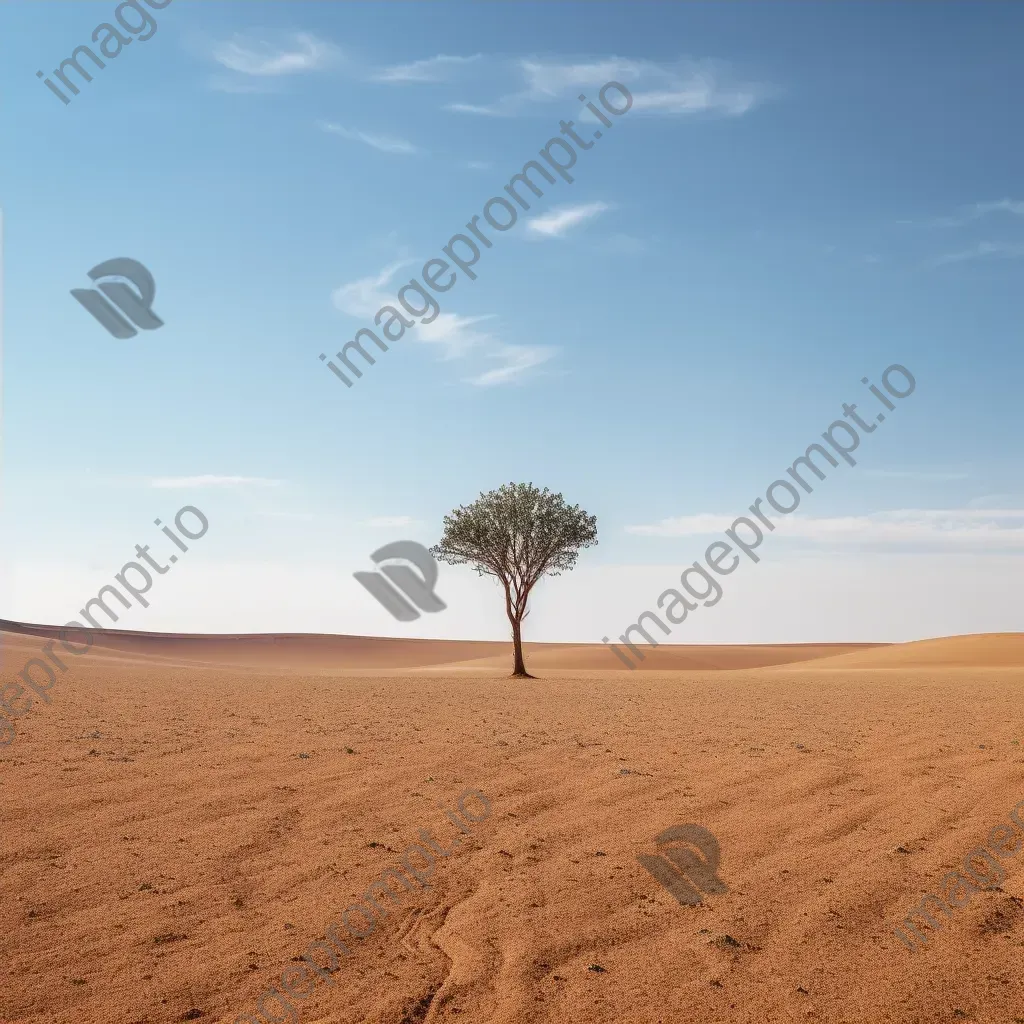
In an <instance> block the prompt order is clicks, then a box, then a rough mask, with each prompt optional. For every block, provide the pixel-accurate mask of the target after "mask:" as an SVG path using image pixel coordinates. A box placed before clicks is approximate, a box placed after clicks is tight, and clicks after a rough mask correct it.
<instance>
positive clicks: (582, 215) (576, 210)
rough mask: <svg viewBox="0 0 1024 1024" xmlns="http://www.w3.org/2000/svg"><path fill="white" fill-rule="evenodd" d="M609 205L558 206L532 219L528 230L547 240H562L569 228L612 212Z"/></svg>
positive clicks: (529, 221) (527, 226)
mask: <svg viewBox="0 0 1024 1024" xmlns="http://www.w3.org/2000/svg"><path fill="white" fill-rule="evenodd" d="M610 209H611V206H609V205H608V203H600V202H598V203H581V204H579V205H577V206H557V207H555V209H553V210H551V211H550V213H545V214H542V215H541V216H540V217H531V218H530V219H529V220H528V221H527V222H526V229H527V230H528V231H530V232H532V233H533V234H535V235H544V236H545V237H546V238H561V237H562V236H563V235H564V234H565V233H566V232H567V231H568V230H569V228H572V227H575V226H576V225H577V224H582V223H583V222H584V221H585V220H590V218H591V217H596V216H597V215H598V214H599V213H604V212H605V210H610Z"/></svg>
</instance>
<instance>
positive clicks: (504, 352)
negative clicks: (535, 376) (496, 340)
mask: <svg viewBox="0 0 1024 1024" xmlns="http://www.w3.org/2000/svg"><path fill="white" fill-rule="evenodd" d="M556 351H557V350H556V349H554V348H551V347H549V346H546V345H500V346H498V348H497V349H495V350H494V351H493V352H491V353H490V355H491V357H492V358H494V359H498V360H501V361H502V364H503V365H501V366H498V367H496V368H494V369H493V370H487V371H485V372H484V373H481V374H478V375H477V376H475V377H469V378H467V383H468V384H472V385H473V386H474V387H478V388H490V387H495V386H496V385H498V384H510V383H512V382H513V381H514V380H516V379H518V378H519V377H521V376H523V374H525V373H526V371H527V370H532V369H533V367H535V366H540V365H541V363H546V362H547V361H548V360H549V359H550V358H551V357H552V356H554V354H555V352H556Z"/></svg>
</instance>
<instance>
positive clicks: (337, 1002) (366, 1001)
mask: <svg viewBox="0 0 1024 1024" xmlns="http://www.w3.org/2000/svg"><path fill="white" fill-rule="evenodd" d="M0 625H2V626H3V628H4V631H3V632H0V656H2V663H0V667H2V675H0V679H2V681H3V683H9V682H13V681H14V680H15V678H16V675H17V673H18V672H19V671H20V670H21V667H22V665H23V664H24V662H25V661H26V659H28V658H29V657H33V656H38V654H39V652H40V648H41V646H42V644H43V643H44V639H45V637H46V636H52V635H54V634H53V630H52V629H51V628H49V627H22V626H20V625H16V624H12V623H0ZM101 644H102V646H101ZM56 650H57V654H58V656H59V657H60V658H61V659H62V660H63V661H64V662H65V664H67V666H68V671H67V673H65V674H62V675H60V676H59V681H58V684H57V685H56V686H55V687H54V688H53V690H52V691H51V698H52V699H51V701H50V703H49V704H44V703H43V702H42V701H41V700H39V699H38V698H37V700H36V703H35V705H34V706H33V707H31V708H30V709H28V711H27V712H26V713H25V714H24V716H23V717H20V718H18V720H17V722H16V728H17V738H16V740H15V741H14V743H13V744H12V745H10V746H8V747H4V748H0V794H2V800H3V814H4V819H3V829H2V833H0V893H2V898H0V962H2V963H3V984H2V985H0V1021H2V1022H3V1024H94V1022H95V1024H165V1022H167V1024H169V1022H177V1021H183V1020H198V1021H200V1022H201V1024H221V1022H223V1024H232V1022H234V1021H236V1019H238V1018H239V1017H240V1015H247V1014H251V1015H252V1017H251V1018H248V1019H249V1020H262V1019H270V1020H275V1019H276V1020H277V1021H285V1020H291V1019H293V1016H294V1015H292V1014H290V1012H289V1011H286V1010H282V1009H281V1008H280V1006H279V1005H278V1004H277V1003H276V1002H274V1001H271V1002H269V1003H266V1004H265V1005H266V1006H267V1007H268V1008H269V1013H270V1014H271V1016H270V1017H269V1018H261V1017H260V1016H258V1015H257V1011H256V1006H257V1001H258V1000H259V999H260V997H261V996H262V994H263V993H265V992H266V991H267V989H268V988H269V987H270V986H274V985H276V986H278V987H280V979H281V973H282V971H284V970H285V969H287V968H289V967H293V966H295V963H296V962H297V960H298V958H299V957H300V956H301V955H302V954H303V952H305V951H306V949H307V948H308V947H309V944H310V943H311V942H313V941H314V940H317V939H322V938H323V935H324V929H325V928H326V927H327V926H328V925H329V924H330V923H331V922H335V921H340V920H341V915H342V912H343V911H344V910H345V909H346V907H348V906H350V905H351V904H353V903H354V902H356V901H358V900H360V899H361V898H362V897H363V895H364V894H365V893H366V891H367V888H368V886H369V885H370V884H371V883H372V882H374V881H375V880H377V879H378V878H379V877H380V876H381V873H382V872H383V871H385V870H386V869H388V868H395V867H399V860H400V857H401V856H402V853H403V851H405V850H406V848H407V847H408V846H409V845H410V844H411V843H414V842H418V841H419V840H418V833H419V832H420V830H421V829H427V830H429V831H430V832H431V833H432V834H433V835H434V836H436V838H437V840H439V841H440V842H441V843H442V844H448V843H450V842H452V840H453V837H455V836H457V835H459V832H458V831H457V830H456V828H455V826H454V825H452V824H451V823H450V822H449V819H448V818H446V816H445V810H446V809H454V808H456V807H457V800H458V797H459V795H460V794H462V793H463V792H464V791H465V790H466V789H478V790H480V791H482V792H483V793H484V794H485V795H486V797H487V798H488V799H489V801H490V805H491V813H490V816H489V817H487V818H486V819H485V820H482V821H480V822H479V823H477V824H472V825H471V826H468V832H467V834H464V835H462V846H461V847H460V848H458V849H457V850H455V851H454V852H453V853H452V854H451V856H448V857H445V858H441V857H439V858H438V859H437V865H436V869H435V870H434V873H433V875H432V877H431V878H430V888H428V889H421V888H420V887H419V886H418V885H417V886H416V888H415V891H413V892H410V893H407V894H404V898H403V899H402V900H401V901H400V902H398V903H396V904H387V906H388V909H389V913H388V914H387V916H381V917H380V918H379V919H377V922H376V926H375V930H374V931H373V933H372V934H370V935H368V937H366V938H362V939H357V938H351V937H349V938H347V941H348V943H349V945H350V947H351V950H350V956H348V957H347V958H344V957H343V958H342V960H341V969H340V970H339V971H338V972H337V973H336V974H335V975H334V976H333V978H332V979H331V981H332V983H331V984H328V982H327V981H324V980H319V981H317V982H316V985H315V988H313V990H312V993H311V994H310V995H308V997H307V998H305V999H304V1001H299V1000H297V999H296V1000H295V1001H294V1002H295V1004H296V1006H297V1007H298V1010H297V1012H298V1018H297V1019H298V1020H300V1021H302V1022H308V1024H327V1022H330V1024H356V1022H360V1024H361V1022H381V1024H384V1022H387V1024H420V1022H439V1021H445V1022H454V1021H458V1022H463V1024H467V1022H501V1024H505V1022H521V1021H522V1022H534V1021H535V1022H552V1024H554V1022H566V1021H571V1022H575V1021H579V1022H609V1024H611V1022H615V1024H655V1022H664V1024H669V1022H684V1024H689V1022H706V1021H711V1022H715V1021H722V1022H724V1021H730V1022H732V1021H736V1022H739V1021H742V1022H750V1024H754V1022H757V1024H760V1022H780V1024H783V1022H785V1024H788V1022H798V1021H800V1022H802V1021H826V1022H832V1021H835V1022H840V1021H842V1022H851V1024H853V1022H858V1024H860V1022H870V1024H874V1022H882V1021H900V1022H925V1021H928V1022H931V1021H936V1022H938V1021H958V1020H967V1021H978V1022H992V1024H1014V1022H1017V1024H1020V1022H1024V850H1022V851H1021V852H1020V853H1018V854H1017V855H1016V856H1015V857H1013V856H1011V857H1007V858H1006V859H1005V860H1004V861H1003V863H1004V866H1005V868H1006V872H1007V873H1006V878H1005V880H1004V881H1003V882H1002V884H1001V885H999V886H992V887H991V888H989V889H986V890H984V891H981V892H978V893H977V894H976V895H974V897H973V899H972V900H971V902H970V904H969V905H968V906H966V907H965V908H964V909H962V910H958V911H957V912H956V914H955V916H954V917H953V918H952V919H951V920H949V921H946V922H945V924H944V927H943V928H942V929H941V930H940V931H937V932H929V933H928V934H929V935H930V937H931V941H930V942H929V944H928V946H927V947H926V948H924V949H922V950H920V951H918V952H911V951H910V950H909V949H908V948H907V947H906V946H905V945H904V944H903V943H901V942H900V941H899V940H898V939H897V938H896V936H895V935H894V934H893V928H894V926H896V925H898V924H899V923H900V922H901V920H902V919H903V918H904V917H905V916H906V915H907V914H908V913H909V912H910V909H911V907H912V906H914V905H915V904H917V903H918V902H919V900H920V899H921V897H922V896H923V895H924V894H926V893H930V892H936V891H939V890H938V886H939V882H940V880H941V879H942V877H943V876H944V875H945V874H946V873H947V872H949V871H952V870H956V869H958V868H959V867H960V865H961V863H962V861H963V858H964V855H965V854H967V852H968V851H969V850H971V849H972V848H973V847H976V846H978V845H979V844H983V843H985V841H986V837H987V836H988V834H989V832H990V830H991V829H992V828H993V827H995V826H997V825H1001V824H1004V823H1006V822H1007V820H1008V815H1009V812H1010V810H1011V809H1012V808H1013V807H1014V806H1015V805H1016V804H1018V803H1019V802H1020V801H1022V800H1024V747H1022V744H1024V715H1022V706H1024V685H1022V683H1024V634H998V635H985V636H967V637H952V638H945V639H938V640H927V641H921V642H918V643H913V644H896V645H864V644H847V645H825V644H823V645H791V646H776V647H772V646H759V647H731V648H730V647H722V646H719V647H700V646H691V647H681V646H677V647H667V646H664V645H663V646H662V647H659V648H658V649H657V650H655V651H652V652H650V653H649V654H648V658H647V660H646V661H645V662H644V664H643V668H642V670H638V671H636V672H629V671H627V670H626V669H624V668H617V665H618V663H617V662H616V661H615V659H614V657H613V656H612V655H611V654H610V653H609V652H608V651H607V649H605V648H604V647H601V646H588V645H568V644H566V645H559V644H544V645H527V653H526V657H527V666H528V668H530V669H531V670H532V671H533V672H536V673H538V674H540V675H541V676H542V678H538V679H533V680H512V679H509V678H508V677H507V673H508V671H509V669H510V666H511V657H510V653H509V646H508V645H507V644H498V643H465V642H458V641H421V640H415V641H414V640H386V639H379V638H359V637H326V636H294V635H293V636H268V637H188V636H180V637H176V636H171V635H163V636H161V635H153V634H139V633H127V632H115V631H109V632H104V634H102V635H101V636H100V637H99V638H98V641H97V643H96V645H95V646H94V647H93V649H92V650H91V651H90V652H89V653H88V654H85V655H82V656H80V657H76V656H74V655H70V654H66V653H64V652H63V651H62V650H61V648H60V646H59V644H58V646H57V649H56ZM8 695H9V694H8ZM23 700H24V698H19V700H18V704H19V707H20V706H21V702H22V701H23ZM473 806H475V805H473ZM685 823H696V824H699V825H701V826H703V827H704V828H706V829H709V830H710V831H711V832H712V833H713V834H714V835H715V836H716V837H717V839H718V842H719V843H720V846H721V863H720V865H719V869H718V873H719V877H720V878H721V879H722V881H723V882H724V883H725V885H726V887H727V889H728V891H727V892H724V893H714V894H711V895H707V896H705V898H704V902H703V903H701V904H700V905H697V906H683V905H680V904H679V903H678V902H676V900H675V899H673V898H672V896H671V895H670V894H669V893H668V892H667V891H666V890H665V889H664V888H662V886H661V885H659V884H658V882H656V881H655V879H654V878H653V877H652V876H651V875H650V874H648V872H647V871H646V870H644V868H643V867H642V866H641V865H640V864H639V863H638V861H637V855H638V854H641V853H655V852H657V850H656V847H655V844H654V836H655V835H657V834H658V833H660V832H662V831H663V830H665V829H667V828H669V827H670V826H673V825H678V824H685ZM356 921H357V924H358V925H359V926H362V925H363V923H364V922H363V918H362V917H357V918H356ZM273 1015H276V1017H275V1016H273ZM241 1020H242V1021H246V1020H247V1018H246V1017H245V1016H241Z"/></svg>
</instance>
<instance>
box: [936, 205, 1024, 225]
mask: <svg viewBox="0 0 1024 1024" xmlns="http://www.w3.org/2000/svg"><path fill="white" fill-rule="evenodd" d="M993 213H1008V214H1010V215H1011V216H1015V217H1024V200H1020V199H996V200H994V201H990V202H986V203H969V204H968V205H966V206H961V207H960V209H959V210H958V211H957V212H956V213H955V214H953V215H952V216H951V217H936V218H935V219H934V220H933V221H931V223H932V224H933V225H934V226H936V227H943V228H957V227H962V226H963V225H964V224H970V223H972V222H973V221H976V220H981V219H982V218H983V217H988V216H990V215H991V214H993Z"/></svg>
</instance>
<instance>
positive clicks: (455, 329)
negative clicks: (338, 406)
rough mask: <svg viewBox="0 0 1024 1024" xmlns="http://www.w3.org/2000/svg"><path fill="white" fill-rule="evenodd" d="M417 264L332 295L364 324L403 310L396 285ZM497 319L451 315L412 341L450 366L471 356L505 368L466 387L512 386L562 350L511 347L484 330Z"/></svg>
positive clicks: (419, 330) (420, 329) (394, 267)
mask: <svg viewBox="0 0 1024 1024" xmlns="http://www.w3.org/2000/svg"><path fill="white" fill-rule="evenodd" d="M416 262H417V261H415V260H399V261H396V262H395V263H391V264H389V265H388V266H386V267H385V268H384V269H383V270H382V271H381V272H380V273H379V274H372V275H370V276H369V277H363V278H360V279H358V280H356V281H350V282H349V283H348V284H343V285H341V286H340V287H338V288H336V289H335V290H334V291H333V292H332V294H331V301H332V302H333V303H334V305H335V307H336V308H337V309H339V310H340V311H341V312H342V313H346V314H348V315H349V316H354V317H359V318H360V319H370V318H372V317H373V316H374V315H375V314H376V313H377V311H378V310H379V309H380V308H381V307H382V306H388V305H390V306H395V307H396V308H399V307H398V301H397V299H396V298H395V294H394V293H395V292H397V290H398V289H397V287H395V288H394V290H393V291H392V288H393V284H392V282H393V281H394V279H395V276H396V275H397V274H398V271H399V270H401V269H402V268H404V267H408V266H411V265H413V264H414V263H416ZM402 283H403V284H404V283H405V282H402ZM494 319H495V317H494V316H493V314H484V315H482V316H462V315H460V314H459V313H453V312H450V311H447V310H445V311H442V312H440V313H438V314H437V316H436V317H435V318H434V320H432V321H431V322H430V323H428V324H425V323H421V322H417V323H416V326H415V327H414V328H412V329H411V330H410V332H409V334H408V335H407V337H408V338H410V339H411V340H413V341H417V342H419V343H420V344H424V345H434V346H436V347H437V350H438V351H439V352H440V353H441V358H442V360H444V361H450V360H453V359H465V358H469V357H473V358H478V359H482V360H488V361H494V360H497V361H498V362H499V363H500V364H501V365H500V366H498V367H497V368H495V369H491V370H488V371H486V372H484V373H480V374H478V375H477V376H473V377H468V378H465V382H466V383H469V384H474V385H476V386H478V387H488V386H492V385H495V384H504V383H508V382H510V381H512V380H514V379H515V378H517V377H520V376H521V375H522V374H524V373H525V372H526V371H527V370H529V369H531V368H532V367H534V366H537V365H539V364H540V363H542V362H546V361H547V360H548V359H550V358H551V357H552V356H553V355H554V354H555V352H556V351H557V349H555V348H549V347H546V346H540V345H535V346H525V345H511V344H506V343H505V342H503V341H501V340H500V339H499V338H497V337H496V336H495V335H494V334H492V333H491V332H490V331H487V330H482V329H481V328H480V325H481V324H483V323H485V322H487V321H489V320H494Z"/></svg>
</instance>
